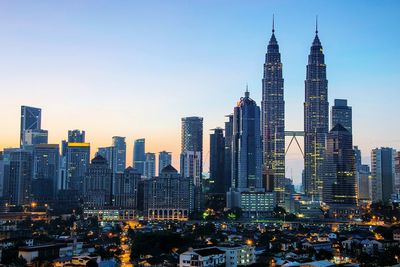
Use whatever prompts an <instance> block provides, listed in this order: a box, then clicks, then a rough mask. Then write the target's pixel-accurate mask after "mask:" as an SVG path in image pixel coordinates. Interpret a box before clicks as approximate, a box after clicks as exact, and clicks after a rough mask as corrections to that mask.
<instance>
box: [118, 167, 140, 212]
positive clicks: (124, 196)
mask: <svg viewBox="0 0 400 267" xmlns="http://www.w3.org/2000/svg"><path fill="white" fill-rule="evenodd" d="M140 176H141V174H140V173H139V172H138V171H137V170H136V169H134V168H132V167H128V168H126V169H125V171H124V172H123V173H117V174H116V175H115V180H114V188H113V191H114V193H113V194H114V204H113V205H114V206H115V207H117V208H119V209H122V208H124V209H137V207H138V184H139V182H140Z"/></svg>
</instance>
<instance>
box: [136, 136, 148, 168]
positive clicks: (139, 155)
mask: <svg viewBox="0 0 400 267" xmlns="http://www.w3.org/2000/svg"><path fill="white" fill-rule="evenodd" d="M145 151H146V141H145V139H144V138H141V139H137V140H135V142H134V144H133V167H134V168H135V169H136V170H137V171H138V172H139V173H140V174H141V175H143V174H144V162H145V161H146V154H145V153H146V152H145Z"/></svg>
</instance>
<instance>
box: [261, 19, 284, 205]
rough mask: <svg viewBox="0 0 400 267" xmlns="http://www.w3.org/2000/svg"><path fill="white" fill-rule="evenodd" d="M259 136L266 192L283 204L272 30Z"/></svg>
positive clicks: (278, 67)
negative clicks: (269, 192)
mask: <svg viewBox="0 0 400 267" xmlns="http://www.w3.org/2000/svg"><path fill="white" fill-rule="evenodd" d="M262 88H263V89H262V103H261V109H262V136H263V161H264V173H265V179H266V180H265V181H264V186H265V188H266V189H267V190H268V191H274V192H275V193H276V198H277V204H283V202H284V192H285V186H284V181H285V101H284V90H283V76H282V62H281V54H280V52H279V45H278V42H277V41H276V38H275V29H274V27H273V28H272V36H271V39H270V40H269V44H268V48H267V54H266V55H265V64H264V77H263V80H262Z"/></svg>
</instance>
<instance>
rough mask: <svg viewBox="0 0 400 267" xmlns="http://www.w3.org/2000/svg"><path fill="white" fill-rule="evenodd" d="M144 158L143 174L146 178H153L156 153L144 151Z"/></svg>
mask: <svg viewBox="0 0 400 267" xmlns="http://www.w3.org/2000/svg"><path fill="white" fill-rule="evenodd" d="M145 155H146V160H145V162H144V174H143V175H144V176H145V177H146V178H153V177H155V176H156V154H155V153H150V152H148V153H146V154H145Z"/></svg>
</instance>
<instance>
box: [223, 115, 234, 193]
mask: <svg viewBox="0 0 400 267" xmlns="http://www.w3.org/2000/svg"><path fill="white" fill-rule="evenodd" d="M226 117H227V118H228V121H227V122H225V156H224V173H225V174H224V191H225V192H228V190H229V188H230V187H231V184H232V135H233V114H230V115H227V116H226Z"/></svg>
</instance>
